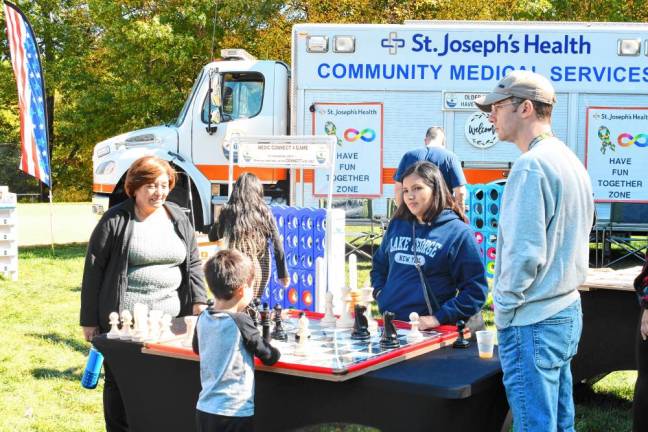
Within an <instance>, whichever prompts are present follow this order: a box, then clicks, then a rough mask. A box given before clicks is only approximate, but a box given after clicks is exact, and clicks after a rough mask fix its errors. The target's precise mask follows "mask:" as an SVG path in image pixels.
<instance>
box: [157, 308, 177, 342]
mask: <svg viewBox="0 0 648 432" xmlns="http://www.w3.org/2000/svg"><path fill="white" fill-rule="evenodd" d="M172 323H173V317H172V316H171V315H169V314H167V313H165V314H164V315H162V318H161V319H160V327H161V330H162V331H161V332H160V340H168V339H171V338H172V337H173V336H175V335H174V334H173V332H172V331H171V325H172Z"/></svg>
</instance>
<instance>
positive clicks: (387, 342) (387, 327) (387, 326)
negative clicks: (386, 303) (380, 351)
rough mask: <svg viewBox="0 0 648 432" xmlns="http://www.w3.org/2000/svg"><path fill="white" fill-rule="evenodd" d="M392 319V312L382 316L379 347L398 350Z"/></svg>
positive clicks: (398, 342)
mask: <svg viewBox="0 0 648 432" xmlns="http://www.w3.org/2000/svg"><path fill="white" fill-rule="evenodd" d="M394 317H395V314H394V313H393V312H389V311H385V313H384V314H383V332H382V336H381V337H380V346H381V347H382V348H398V347H399V346H400V341H399V340H398V333H397V332H396V327H395V326H394Z"/></svg>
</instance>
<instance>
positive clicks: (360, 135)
mask: <svg viewBox="0 0 648 432" xmlns="http://www.w3.org/2000/svg"><path fill="white" fill-rule="evenodd" d="M344 139H345V140H347V141H348V142H353V141H358V140H359V139H361V140H362V141H364V142H371V141H373V140H375V139H376V131H375V130H373V129H369V128H367V129H362V131H359V130H358V129H353V128H349V129H347V130H345V131H344Z"/></svg>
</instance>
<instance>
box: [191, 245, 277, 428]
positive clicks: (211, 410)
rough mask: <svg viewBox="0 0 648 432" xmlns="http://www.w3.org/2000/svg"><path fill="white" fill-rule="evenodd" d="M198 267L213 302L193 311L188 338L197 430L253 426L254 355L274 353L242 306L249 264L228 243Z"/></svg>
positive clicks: (250, 277) (269, 359) (266, 357)
mask: <svg viewBox="0 0 648 432" xmlns="http://www.w3.org/2000/svg"><path fill="white" fill-rule="evenodd" d="M204 271H205V278H206V279H207V285H208V286H209V290H210V291H211V292H212V294H213V295H214V297H215V302H214V305H213V306H212V307H210V308H208V309H206V310H205V311H203V312H202V313H201V314H200V316H199V317H198V322H197V323H196V332H195V333H194V339H193V350H194V352H195V353H196V354H198V353H199V354H200V382H201V386H202V390H201V391H200V395H199V397H198V403H197V404H196V425H197V430H198V432H207V431H210V432H212V431H227V432H230V431H232V432H234V431H236V432H239V431H253V430H254V417H253V416H254V356H255V355H256V356H257V357H259V359H261V361H262V362H263V363H264V364H266V365H271V364H274V363H276V362H277V360H279V355H280V354H279V351H278V350H277V349H276V348H275V347H273V346H272V345H270V344H269V343H268V342H266V341H265V340H264V339H263V338H262V337H261V334H260V333H259V331H258V329H257V328H256V327H255V326H254V323H253V321H252V318H251V317H250V315H249V314H248V313H246V312H245V308H246V307H247V306H248V304H249V303H250V301H251V300H252V296H253V290H252V284H253V282H254V266H253V264H252V261H250V259H249V258H248V257H247V256H245V255H243V254H242V253H240V252H239V251H236V250H233V249H230V250H222V251H219V252H217V253H216V254H215V255H214V256H212V257H211V258H210V259H209V260H208V261H207V262H206V263H205V267H204Z"/></svg>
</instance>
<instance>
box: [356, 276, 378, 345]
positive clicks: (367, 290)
mask: <svg viewBox="0 0 648 432" xmlns="http://www.w3.org/2000/svg"><path fill="white" fill-rule="evenodd" d="M373 299H374V298H373V288H372V287H371V286H370V285H369V282H368V281H367V283H366V284H365V286H364V287H363V288H362V290H361V296H360V301H361V302H362V304H363V305H365V306H366V307H367V310H366V311H365V316H366V317H367V329H368V330H369V333H371V334H377V333H376V332H377V331H378V321H376V320H375V319H374V318H373V316H372V315H371V303H372V302H373Z"/></svg>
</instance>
